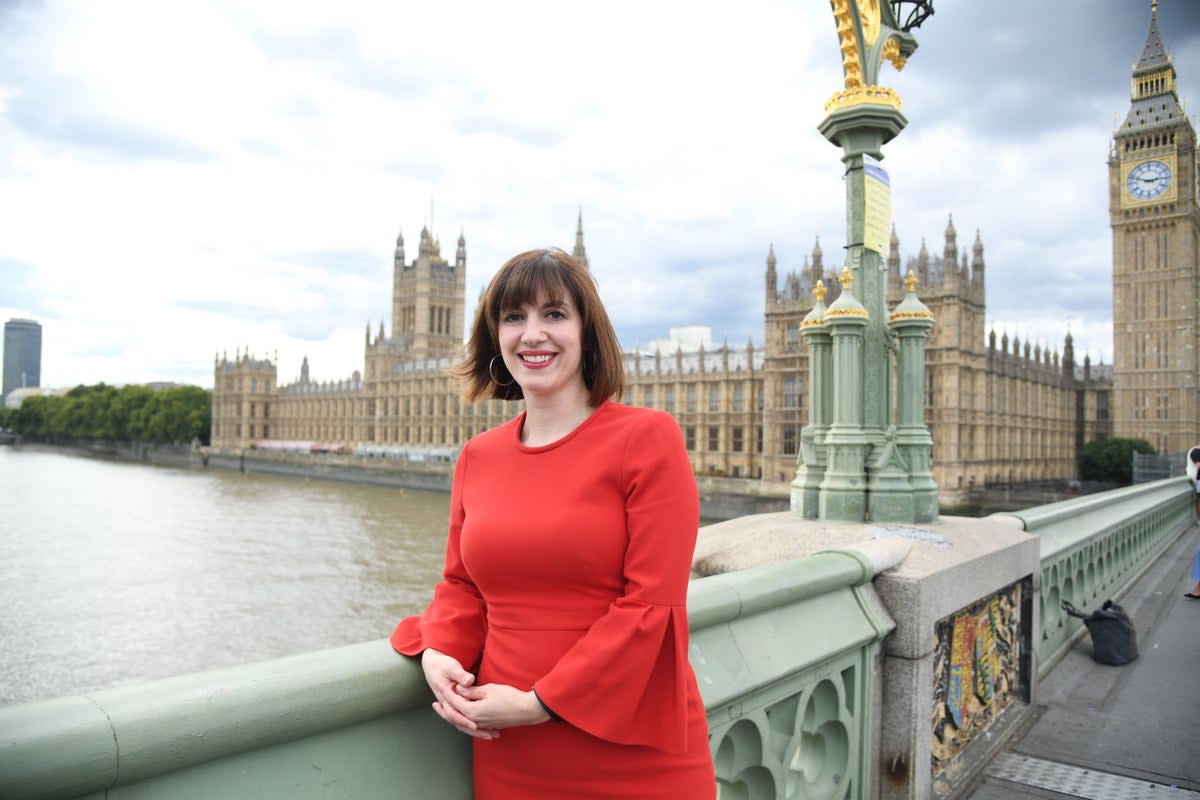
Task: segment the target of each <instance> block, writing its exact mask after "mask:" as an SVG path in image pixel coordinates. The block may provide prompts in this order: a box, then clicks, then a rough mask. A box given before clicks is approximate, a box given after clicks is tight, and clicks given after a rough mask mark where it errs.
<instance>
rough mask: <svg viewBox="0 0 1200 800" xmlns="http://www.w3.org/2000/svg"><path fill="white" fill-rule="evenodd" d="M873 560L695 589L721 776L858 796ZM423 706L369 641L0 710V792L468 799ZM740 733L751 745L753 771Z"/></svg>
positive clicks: (457, 762) (763, 572)
mask: <svg viewBox="0 0 1200 800" xmlns="http://www.w3.org/2000/svg"><path fill="white" fill-rule="evenodd" d="M874 569H875V568H874V567H872V565H871V563H870V562H869V561H868V560H867V559H866V558H865V557H864V556H862V555H860V554H858V553H856V552H854V551H844V552H843V551H830V552H826V553H820V554H817V555H814V556H811V557H809V558H805V559H801V560H799V561H794V562H787V563H783V564H774V565H769V566H765V567H761V568H758V569H755V570H747V571H745V572H740V573H732V574H729V575H720V576H715V577H712V578H705V579H703V580H699V581H696V582H695V583H694V584H693V587H692V591H691V593H690V596H689V610H690V613H691V618H692V647H691V658H692V663H693V665H694V667H695V669H696V674H697V677H698V679H699V682H700V686H701V691H702V693H703V694H704V697H705V700H706V704H707V705H708V708H709V722H710V726H711V730H712V746H713V752H714V754H716V756H717V758H718V763H719V764H721V765H722V767H721V770H722V771H721V772H720V776H721V781H722V784H723V785H724V786H728V787H735V786H747V787H748V793H747V794H745V795H743V796H745V797H747V798H774V797H791V796H796V794H795V790H794V789H793V788H790V787H795V786H799V785H801V784H803V785H804V786H805V787H807V788H806V789H805V790H804V794H803V795H802V796H805V797H829V798H843V797H845V798H859V797H865V796H866V795H865V793H864V789H863V787H865V786H867V785H869V782H870V780H871V773H870V770H871V766H872V765H871V764H870V760H869V759H868V758H867V757H866V755H865V753H868V752H869V751H870V747H869V742H870V741H871V735H872V734H871V731H872V729H873V728H872V726H873V725H877V723H876V722H874V720H875V716H874V712H873V710H872V700H871V699H872V698H873V697H874V696H875V691H876V690H875V683H874V677H873V676H874V660H875V658H876V657H877V653H878V645H879V642H880V641H881V640H882V638H883V637H884V636H885V635H886V634H887V632H888V631H890V630H891V628H892V622H891V620H890V618H889V617H888V616H887V614H886V612H885V611H884V610H883V608H882V607H881V606H880V605H879V603H878V600H877V599H876V598H875V595H874V592H873V591H870V590H868V589H866V588H865V587H866V584H868V583H869V582H870V580H871V578H872V577H873V574H874ZM799 630H803V631H805V635H804V636H797V635H796V631H799ZM430 700H431V696H430V695H429V692H428V689H427V688H426V686H425V683H424V680H423V679H422V677H421V673H420V669H419V667H418V666H417V665H416V663H415V662H414V661H412V660H409V659H405V658H402V657H400V656H397V655H396V654H395V653H393V652H392V651H391V648H390V647H389V646H388V644H387V642H386V641H383V640H381V641H376V642H367V643H364V644H361V645H353V646H350V647H342V648H336V649H333V650H325V651H321V652H317V653H310V654H307V655H303V656H296V657H293V658H287V659H281V660H278V661H271V662H267V663H262V664H251V665H247V666H242V667H235V668H232V669H225V670H217V671H213V672H207V673H201V674H197V675H188V676H183V677H179V678H171V679H167V680H162V681H156V682H153V683H147V684H142V685H137V686H130V687H125V688H120V689H110V690H107V691H103V692H98V693H96V694H93V695H91V696H89V697H67V698H61V699H58V700H51V701H47V702H42V703H32V704H27V705H21V706H12V707H8V708H2V709H0V797H4V798H6V800H17V798H80V797H90V796H104V797H108V798H148V797H171V798H206V799H207V798H213V797H225V798H239V797H246V798H289V800H290V799H291V798H301V799H303V798H316V797H321V798H329V797H346V798H355V800H371V799H372V798H390V799H393V800H394V799H395V798H401V799H402V800H403V798H429V797H436V798H439V800H455V799H456V798H470V797H471V789H470V757H469V752H470V744H469V740H468V739H467V738H466V737H465V736H462V735H461V734H459V733H458V732H456V731H455V730H453V729H452V728H450V727H449V726H447V725H446V724H445V723H443V722H442V721H441V720H440V719H439V718H438V717H437V716H436V715H435V714H434V713H433V711H432V709H431V708H430V707H429V702H430ZM739 723H740V724H739ZM751 729H753V730H754V731H756V732H755V733H753V735H752V734H751ZM748 737H750V738H755V739H756V740H757V741H758V742H759V743H761V744H765V745H767V750H766V751H764V755H763V757H762V759H761V763H760V764H759V765H758V766H757V767H756V768H754V769H751V770H748V768H747V767H746V765H745V759H746V758H747V754H748V752H749V751H748V750H747V749H746V747H747V744H746V743H747V742H748V741H749V738H748ZM731 754H733V755H731ZM731 759H732V760H731ZM751 775H757V776H759V777H748V776H751ZM833 776H837V777H836V778H835V777H833ZM847 787H853V788H852V792H851V793H849V794H847Z"/></svg>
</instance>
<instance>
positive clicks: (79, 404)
mask: <svg viewBox="0 0 1200 800" xmlns="http://www.w3.org/2000/svg"><path fill="white" fill-rule="evenodd" d="M211 418H212V393H211V392H209V391H208V390H207V389H201V388H200V387H199V386H172V387H170V388H167V389H163V390H161V391H158V392H156V391H154V390H152V389H150V388H148V387H145V386H123V387H121V388H120V389H117V388H114V387H112V386H106V385H105V384H103V383H98V384H96V385H95V386H76V387H75V388H74V389H72V390H71V391H69V392H67V393H66V394H65V395H63V396H62V397H44V396H40V397H30V398H27V399H26V400H25V401H24V402H23V403H22V404H21V407H20V408H19V409H16V410H15V411H12V412H11V413H9V414H8V415H7V421H8V424H9V425H11V426H12V429H13V431H15V432H16V433H19V434H21V435H22V436H23V437H25V438H27V439H33V440H42V441H47V440H48V441H56V440H58V441H63V440H72V439H100V440H103V441H109V442H132V441H140V442H163V443H173V444H187V443H189V442H191V441H192V440H193V439H196V438H199V439H200V441H201V442H202V443H207V442H208V436H209V426H210V422H211Z"/></svg>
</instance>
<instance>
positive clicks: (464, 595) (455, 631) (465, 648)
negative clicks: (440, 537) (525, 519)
mask: <svg viewBox="0 0 1200 800" xmlns="http://www.w3.org/2000/svg"><path fill="white" fill-rule="evenodd" d="M468 461H469V458H468V456H467V447H463V449H462V451H461V452H460V453H459V456H458V461H457V462H456V463H455V465H454V478H453V482H452V484H451V488H450V531H449V536H448V538H447V541H446V566H445V568H444V569H443V571H442V581H441V583H439V584H438V585H437V586H436V587H434V590H433V600H432V602H430V604H429V606H428V608H426V609H425V611H424V612H423V613H422V614H421V615H420V616H417V617H408V618H407V619H403V620H401V621H400V624H399V625H397V626H396V629H395V630H394V631H393V632H392V635H391V638H390V642H391V645H392V649H394V650H395V651H396V652H398V653H402V654H404V655H406V656H418V655H420V654H421V653H422V652H423V651H424V650H425V649H426V648H430V647H432V648H433V649H434V650H439V651H441V652H443V653H445V654H447V655H449V656H453V657H454V658H456V659H457V660H458V662H459V663H460V664H462V665H463V668H464V669H468V670H471V669H474V666H475V665H476V664H477V663H478V662H479V658H480V655H481V654H482V652H483V640H484V637H485V636H486V634H487V613H486V608H485V606H484V602H483V596H482V595H481V594H480V592H479V588H478V587H477V586H476V585H475V582H474V581H472V580H471V576H470V575H469V574H468V573H467V570H466V567H465V566H463V561H462V550H461V547H460V544H461V536H462V528H463V520H464V519H465V518H466V512H465V510H464V509H463V485H464V484H465V483H466V475H467V462H468Z"/></svg>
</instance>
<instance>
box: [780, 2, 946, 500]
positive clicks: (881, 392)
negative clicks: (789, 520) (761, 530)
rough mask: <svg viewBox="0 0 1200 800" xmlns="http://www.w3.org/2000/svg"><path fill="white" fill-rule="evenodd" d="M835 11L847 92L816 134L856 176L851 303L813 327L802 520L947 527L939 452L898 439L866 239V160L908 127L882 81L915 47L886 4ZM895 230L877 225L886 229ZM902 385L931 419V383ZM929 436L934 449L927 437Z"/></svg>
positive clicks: (850, 211)
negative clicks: (883, 70)
mask: <svg viewBox="0 0 1200 800" xmlns="http://www.w3.org/2000/svg"><path fill="white" fill-rule="evenodd" d="M832 7H833V15H834V21H835V23H836V25H837V33H838V40H839V44H840V47H841V51H842V68H843V73H844V79H845V86H844V88H843V89H842V90H840V91H839V92H837V93H835V94H834V96H833V97H832V98H831V99H830V100H829V102H828V103H827V104H826V107H825V110H826V117H825V119H824V120H823V121H822V122H821V124H820V125H819V126H818V128H819V130H820V131H821V134H822V135H823V136H825V138H826V139H828V140H829V141H830V142H831V143H833V144H835V145H837V146H839V147H841V148H842V153H843V154H842V163H843V164H844V165H845V169H846V172H845V181H846V231H847V241H846V259H847V262H846V266H845V271H844V275H845V276H846V278H845V279H844V280H843V282H842V283H843V290H842V294H841V296H840V297H838V298H837V300H835V301H834V302H833V303H832V304H831V305H830V306H829V308H828V309H827V310H825V311H824V314H823V316H822V317H821V318H820V319H817V318H813V317H812V315H810V317H809V318H808V319H806V320H805V327H804V330H805V334H806V335H807V336H808V339H809V347H810V363H811V364H812V365H813V366H814V374H813V375H810V379H811V380H810V382H811V383H812V384H813V385H816V386H817V388H816V389H815V392H814V397H813V399H812V402H811V403H810V409H812V410H813V415H812V416H811V417H810V420H809V425H807V426H805V428H804V429H803V430H802V432H801V437H800V438H801V447H800V452H799V454H798V457H797V471H796V480H795V481H794V482H793V484H792V511H793V512H794V513H796V514H797V515H799V516H801V517H805V518H814V517H819V518H820V519H826V520H840V521H862V520H864V519H867V518H870V519H872V520H875V521H879V522H930V521H933V520H935V519H937V502H936V490H937V487H936V486H934V485H933V477H932V473H931V472H930V471H929V469H928V464H927V462H928V456H927V455H926V456H925V457H924V459H923V458H922V453H923V452H927V451H928V450H930V449H931V447H932V443H931V442H928V441H918V435H917V433H918V432H917V431H916V429H915V427H914V425H913V423H912V422H911V421H910V423H909V430H908V431H906V432H905V437H904V440H903V442H901V441H899V440H898V439H897V428H896V426H895V409H894V408H893V405H894V398H893V397H892V385H893V371H894V369H895V366H896V365H895V363H894V362H895V353H896V351H897V347H896V344H895V342H894V341H893V336H892V331H890V330H889V325H888V314H887V308H886V295H887V286H886V281H887V271H886V270H885V269H884V264H883V257H884V256H883V254H882V253H881V252H879V249H878V248H880V245H879V244H878V243H873V242H869V241H868V235H867V233H868V227H874V225H873V226H868V213H869V212H868V207H867V205H868V185H869V184H870V183H871V181H873V180H874V179H873V178H871V177H869V176H868V161H869V160H870V159H882V158H883V152H882V151H883V145H884V144H885V143H886V142H888V141H890V140H891V139H893V138H894V137H895V136H896V135H897V134H899V133H900V131H902V130H903V129H904V126H905V125H906V124H907V123H908V121H907V120H906V119H905V117H904V115H903V114H902V113H900V98H899V97H898V96H897V95H896V93H895V92H894V91H892V90H891V89H888V88H887V87H884V86H879V85H878V80H879V70H880V67H881V65H882V63H883V62H884V61H885V60H890V61H892V63H893V64H894V65H895V66H896V67H897V68H898V69H899V68H901V67H903V65H904V63H905V60H906V59H907V58H908V57H909V56H910V55H911V54H912V53H913V51H914V50H916V47H917V43H916V39H914V38H913V36H912V35H911V34H910V33H908V32H907V31H905V30H902V29H901V28H902V26H901V25H900V24H899V23H898V22H897V20H896V18H895V11H894V9H893V8H892V7H891V6H890V5H888V4H881V3H877V2H859V0H834V2H833V3H832ZM918 16H919V15H918ZM922 18H923V17H922ZM875 213H876V215H877V217H878V218H882V217H883V216H884V215H885V212H883V211H876V212H875ZM886 222H887V220H884V219H876V224H886ZM851 285H852V286H853V290H851ZM851 291H853V293H851ZM910 294H911V288H910ZM914 299H915V298H914ZM839 304H840V306H841V307H840V306H839ZM852 305H853V306H856V307H853V308H852V307H851V306H852ZM926 311H928V309H926ZM928 324H932V315H930V316H929V318H928ZM928 324H927V325H925V327H926V328H927V327H928ZM826 332H827V333H828V335H829V336H831V337H832V342H833V344H832V354H831V356H829V357H826V354H825V352H824V351H823V350H822V348H823V347H824V346H825V345H824V340H823V338H822V337H823V336H824V335H825V333H826ZM910 338H911V337H910ZM920 338H921V340H922V343H921V346H922V347H923V338H924V337H923V336H921V337H920ZM923 358H924V357H923V355H922V356H921V358H920V359H919V360H920V361H921V363H922V367H921V371H922V373H923ZM912 360H913V359H910V361H912ZM827 362H828V363H827ZM909 372H913V368H912V367H911V366H910V368H909ZM822 373H823V374H822ZM824 380H832V382H833V384H834V389H833V406H832V408H831V409H824V408H819V407H818V406H817V405H816V402H817V399H818V398H819V397H820V398H823V396H824V395H823V394H822V393H821V389H820V386H819V383H818V382H819V381H824ZM900 386H901V390H903V391H908V392H910V393H913V396H912V397H910V398H909V399H908V401H907V403H908V407H909V408H915V409H920V410H923V408H924V406H923V404H921V403H920V400H921V397H922V392H923V384H920V383H916V382H914V381H913V380H907V381H906V380H901V381H900ZM902 402H904V401H902ZM818 412H821V413H822V416H818ZM825 425H829V427H828V430H827V431H826V429H825V427H824V426H825ZM921 427H923V424H922V426H921ZM924 435H925V437H926V439H928V431H927V430H926V431H925V434H924ZM931 487H932V490H933V495H932V499H931V496H930V488H931ZM814 497H815V501H814Z"/></svg>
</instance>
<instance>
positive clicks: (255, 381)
mask: <svg viewBox="0 0 1200 800" xmlns="http://www.w3.org/2000/svg"><path fill="white" fill-rule="evenodd" d="M250 391H251V392H257V391H258V378H251V379H250Z"/></svg>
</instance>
